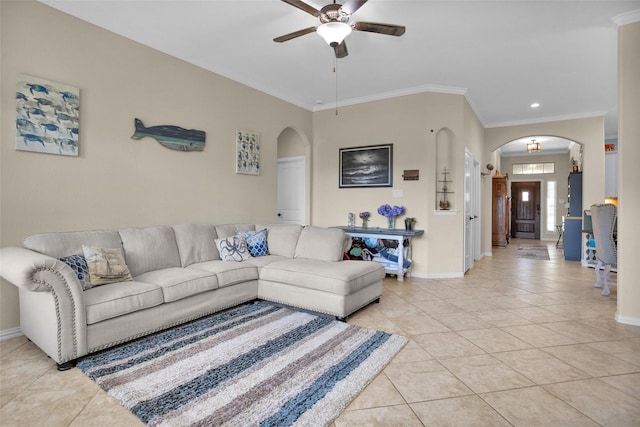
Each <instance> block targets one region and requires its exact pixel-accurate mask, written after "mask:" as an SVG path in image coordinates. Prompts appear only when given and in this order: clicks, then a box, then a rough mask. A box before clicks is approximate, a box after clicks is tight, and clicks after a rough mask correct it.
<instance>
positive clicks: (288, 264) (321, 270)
mask: <svg viewBox="0 0 640 427" xmlns="http://www.w3.org/2000/svg"><path fill="white" fill-rule="evenodd" d="M384 276H385V270H384V267H382V266H381V265H380V264H378V263H377V262H367V261H339V262H326V261H319V260H312V259H303V258H300V259H296V260H287V261H280V262H274V263H272V264H269V265H265V266H264V267H262V269H261V270H260V279H261V280H267V281H271V282H281V283H285V284H288V285H294V286H298V287H301V288H308V289H315V290H319V291H325V292H331V293H334V294H339V295H349V294H351V293H353V292H356V291H358V290H360V289H363V288H365V287H367V286H369V285H371V284H372V283H375V282H377V281H379V280H382V279H383V278H384Z"/></svg>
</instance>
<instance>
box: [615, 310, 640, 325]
mask: <svg viewBox="0 0 640 427" xmlns="http://www.w3.org/2000/svg"><path fill="white" fill-rule="evenodd" d="M615 319H616V322H618V323H624V324H625V325H632V326H640V318H637V317H627V316H621V315H620V314H618V313H617V312H616V316H615Z"/></svg>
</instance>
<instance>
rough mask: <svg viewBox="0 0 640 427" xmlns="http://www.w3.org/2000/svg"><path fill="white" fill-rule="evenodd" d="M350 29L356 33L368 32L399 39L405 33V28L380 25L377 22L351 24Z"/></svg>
mask: <svg viewBox="0 0 640 427" xmlns="http://www.w3.org/2000/svg"><path fill="white" fill-rule="evenodd" d="M351 28H353V29H354V30H356V31H368V32H370V33H378V34H386V35H388V36H396V37H400V36H401V35H403V34H404V32H405V27H404V26H402V25H393V24H380V23H377V22H354V23H353V24H351Z"/></svg>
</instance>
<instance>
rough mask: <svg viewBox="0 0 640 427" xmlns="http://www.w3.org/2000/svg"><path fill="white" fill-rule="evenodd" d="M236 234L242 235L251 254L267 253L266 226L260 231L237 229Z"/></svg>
mask: <svg viewBox="0 0 640 427" xmlns="http://www.w3.org/2000/svg"><path fill="white" fill-rule="evenodd" d="M238 236H242V237H244V238H245V240H246V241H247V246H248V247H249V253H250V254H251V256H254V257H259V256H265V255H269V247H268V246H267V229H266V228H265V229H264V230H260V231H238Z"/></svg>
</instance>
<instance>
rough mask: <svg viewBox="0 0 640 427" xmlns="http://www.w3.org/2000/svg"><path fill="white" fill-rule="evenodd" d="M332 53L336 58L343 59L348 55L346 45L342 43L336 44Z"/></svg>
mask: <svg viewBox="0 0 640 427" xmlns="http://www.w3.org/2000/svg"><path fill="white" fill-rule="evenodd" d="M333 51H334V52H335V53H336V58H344V57H345V56H347V55H349V51H348V50H347V44H346V43H345V42H344V41H343V42H342V43H340V44H337V45H335V46H334V47H333Z"/></svg>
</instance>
